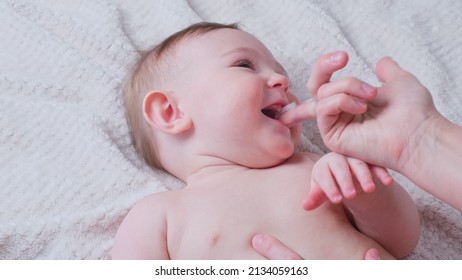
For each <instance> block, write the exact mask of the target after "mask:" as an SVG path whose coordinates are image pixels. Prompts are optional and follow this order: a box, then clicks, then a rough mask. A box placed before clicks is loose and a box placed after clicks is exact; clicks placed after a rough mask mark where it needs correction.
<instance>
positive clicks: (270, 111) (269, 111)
mask: <svg viewBox="0 0 462 280" xmlns="http://www.w3.org/2000/svg"><path fill="white" fill-rule="evenodd" d="M282 107H283V106H282V105H271V106H269V107H266V108H263V109H262V110H261V112H262V113H263V115H265V116H267V117H268V118H270V119H276V117H277V115H278V114H279V112H280V111H281V109H282Z"/></svg>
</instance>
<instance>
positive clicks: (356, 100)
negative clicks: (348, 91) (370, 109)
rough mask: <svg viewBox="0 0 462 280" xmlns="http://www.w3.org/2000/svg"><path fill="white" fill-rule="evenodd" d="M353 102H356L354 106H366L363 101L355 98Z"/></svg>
mask: <svg viewBox="0 0 462 280" xmlns="http://www.w3.org/2000/svg"><path fill="white" fill-rule="evenodd" d="M355 102H356V104H358V105H359V106H360V107H364V106H367V103H366V101H364V100H362V99H359V98H355Z"/></svg>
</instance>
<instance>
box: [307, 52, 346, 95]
mask: <svg viewBox="0 0 462 280" xmlns="http://www.w3.org/2000/svg"><path fill="white" fill-rule="evenodd" d="M347 62H348V55H347V53H346V52H344V51H336V52H332V53H327V54H324V55H322V56H320V57H319V58H318V60H317V61H316V63H315V64H314V66H313V70H312V72H311V75H310V77H309V79H308V82H307V83H306V88H307V89H308V92H309V93H310V94H312V95H313V96H316V94H317V92H318V89H319V87H321V85H323V84H325V83H327V82H329V81H330V78H331V77H332V74H333V73H334V72H335V71H337V70H339V69H342V68H343V67H345V65H346V64H347Z"/></svg>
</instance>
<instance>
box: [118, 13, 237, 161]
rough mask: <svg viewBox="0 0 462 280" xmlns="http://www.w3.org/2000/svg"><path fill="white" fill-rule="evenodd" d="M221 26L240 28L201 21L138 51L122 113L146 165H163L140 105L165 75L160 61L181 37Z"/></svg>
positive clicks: (127, 83) (127, 84)
mask: <svg viewBox="0 0 462 280" xmlns="http://www.w3.org/2000/svg"><path fill="white" fill-rule="evenodd" d="M223 28H230V29H239V27H238V26H237V24H220V23H212V22H200V23H196V24H193V25H190V26H189V27H187V28H185V29H183V30H180V31H178V32H176V33H174V34H172V35H171V36H169V37H167V38H166V39H165V40H163V41H162V42H161V43H160V44H158V45H157V46H155V47H154V48H152V49H150V50H148V51H145V52H140V53H141V57H140V59H139V61H138V62H137V63H136V65H135V66H134V68H133V70H132V72H131V73H130V76H129V79H128V80H127V82H126V83H125V86H124V89H123V95H124V102H125V116H126V119H127V123H128V127H129V129H130V134H131V138H132V143H133V146H134V147H135V150H136V151H137V152H138V154H139V155H140V156H141V157H142V158H143V159H144V160H145V161H146V163H147V164H148V165H149V166H151V167H153V168H159V169H162V168H163V167H162V165H161V162H160V160H159V156H158V149H157V145H156V143H155V141H154V139H153V137H152V132H151V129H150V127H149V125H148V122H147V121H146V120H145V119H144V116H143V108H142V106H143V100H144V98H145V96H146V95H147V94H148V93H149V92H150V91H152V90H156V89H158V88H156V85H157V84H159V81H160V80H162V78H165V77H162V76H161V75H162V74H161V73H162V69H161V67H160V63H159V61H161V59H162V58H164V57H165V56H166V54H167V53H169V52H170V51H172V50H173V49H174V48H175V47H176V46H177V45H178V43H179V42H181V41H182V40H183V39H185V38H187V37H190V36H193V35H201V34H205V33H208V32H210V31H213V30H217V29H223Z"/></svg>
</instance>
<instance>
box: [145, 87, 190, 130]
mask: <svg viewBox="0 0 462 280" xmlns="http://www.w3.org/2000/svg"><path fill="white" fill-rule="evenodd" d="M143 114H144V118H145V119H146V121H147V122H148V123H149V124H150V125H152V126H153V127H155V128H157V129H159V130H161V131H163V132H165V133H169V134H177V133H181V132H184V131H187V130H189V129H190V128H191V127H192V120H191V118H190V117H189V116H188V115H187V114H185V113H184V112H182V111H181V110H180V109H179V108H178V106H177V104H176V102H175V100H174V99H173V98H172V97H171V96H169V95H168V94H166V93H164V92H162V91H152V92H150V93H148V94H147V95H146V97H145V98H144V101H143Z"/></svg>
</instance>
